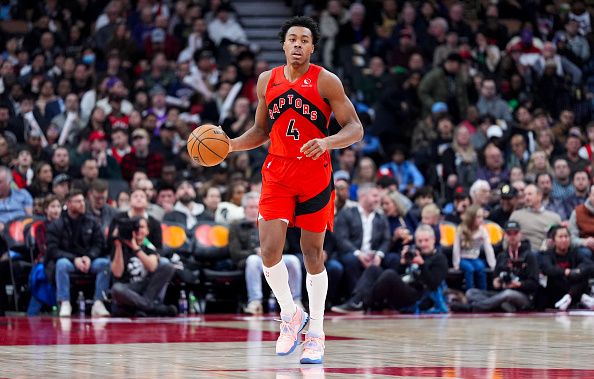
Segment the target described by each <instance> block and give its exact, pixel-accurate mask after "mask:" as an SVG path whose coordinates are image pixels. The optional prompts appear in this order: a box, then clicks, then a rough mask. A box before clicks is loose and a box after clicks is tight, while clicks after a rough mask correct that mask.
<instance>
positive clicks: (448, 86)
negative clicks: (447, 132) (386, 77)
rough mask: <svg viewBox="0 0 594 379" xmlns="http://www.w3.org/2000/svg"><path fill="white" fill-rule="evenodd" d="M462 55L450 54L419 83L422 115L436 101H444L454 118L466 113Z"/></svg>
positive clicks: (456, 118)
mask: <svg viewBox="0 0 594 379" xmlns="http://www.w3.org/2000/svg"><path fill="white" fill-rule="evenodd" d="M462 63H463V60H462V57H461V56H460V55H459V54H458V53H453V54H450V55H449V56H448V57H447V59H446V60H445V62H444V64H443V66H440V67H436V68H434V69H433V70H432V71H430V72H429V73H427V74H426V75H425V76H424V77H423V79H422V80H421V84H420V85H419V98H420V99H421V102H422V103H423V116H427V115H428V114H429V113H430V110H431V107H432V106H433V104H435V103H436V102H440V101H441V102H444V103H446V104H447V106H448V110H449V113H450V114H451V115H452V117H453V118H454V120H459V119H460V117H461V116H462V115H465V114H466V108H467V107H468V95H467V93H466V84H465V83H464V79H463V76H462V73H461V69H462V67H461V66H462Z"/></svg>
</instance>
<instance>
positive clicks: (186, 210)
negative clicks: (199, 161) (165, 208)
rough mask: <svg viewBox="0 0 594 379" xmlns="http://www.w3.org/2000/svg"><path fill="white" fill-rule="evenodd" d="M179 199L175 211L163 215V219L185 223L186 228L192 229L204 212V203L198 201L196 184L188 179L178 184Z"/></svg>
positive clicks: (174, 207)
mask: <svg viewBox="0 0 594 379" xmlns="http://www.w3.org/2000/svg"><path fill="white" fill-rule="evenodd" d="M175 198H176V199H177V201H176V202H175V205H174V206H173V211H171V212H169V213H166V214H165V216H163V221H172V222H176V223H178V224H181V225H185V227H186V230H192V228H193V227H194V226H196V224H197V223H198V218H197V217H198V216H199V215H200V214H202V213H203V212H204V205H202V204H200V203H196V202H195V201H194V200H195V199H196V191H195V190H194V186H193V185H192V183H190V182H189V181H187V180H184V181H182V182H181V183H180V184H179V185H178V186H177V191H176V192H175Z"/></svg>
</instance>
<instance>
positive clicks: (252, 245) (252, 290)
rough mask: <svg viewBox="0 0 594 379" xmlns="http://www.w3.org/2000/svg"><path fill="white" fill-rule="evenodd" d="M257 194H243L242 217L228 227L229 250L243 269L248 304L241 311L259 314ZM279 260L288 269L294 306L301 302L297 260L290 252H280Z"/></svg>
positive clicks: (236, 263) (299, 271) (259, 264)
mask: <svg viewBox="0 0 594 379" xmlns="http://www.w3.org/2000/svg"><path fill="white" fill-rule="evenodd" d="M259 200H260V194H259V193H257V192H248V193H246V194H245V195H244V196H243V199H242V201H241V202H242V206H243V209H244V212H245V218H243V219H241V220H236V221H233V222H232V223H231V226H230V228H229V251H230V252H231V258H232V259H233V261H234V263H235V265H236V266H237V267H238V268H239V269H245V284H246V287H247V292H248V305H247V307H246V308H244V312H246V313H250V314H261V313H262V312H263V309H262V299H263V295H262V274H263V272H264V271H263V266H262V255H261V252H260V240H259V238H258V225H257V221H258V201H259ZM283 261H285V264H286V265H287V270H288V272H289V287H290V288H291V294H292V295H293V300H294V301H295V304H297V306H298V307H301V308H303V305H302V304H301V278H302V271H301V262H300V261H299V258H297V256H295V255H291V254H283Z"/></svg>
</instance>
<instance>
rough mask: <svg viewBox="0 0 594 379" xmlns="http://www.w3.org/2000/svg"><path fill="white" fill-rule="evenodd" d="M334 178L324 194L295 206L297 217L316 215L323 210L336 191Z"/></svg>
mask: <svg viewBox="0 0 594 379" xmlns="http://www.w3.org/2000/svg"><path fill="white" fill-rule="evenodd" d="M332 178H333V177H332V175H330V183H328V186H327V187H326V188H324V189H323V190H322V192H320V193H319V194H317V195H316V196H314V197H312V198H311V199H309V200H305V201H304V202H302V203H297V204H296V205H295V216H301V215H305V214H310V213H315V212H317V211H319V210H322V209H323V208H324V207H325V206H326V205H327V204H328V202H329V201H330V195H331V194H332V190H333V189H334V180H333V179H332Z"/></svg>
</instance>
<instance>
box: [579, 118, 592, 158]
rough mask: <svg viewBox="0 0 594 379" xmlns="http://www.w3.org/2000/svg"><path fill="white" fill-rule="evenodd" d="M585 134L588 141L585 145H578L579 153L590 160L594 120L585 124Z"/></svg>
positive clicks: (581, 156)
mask: <svg viewBox="0 0 594 379" xmlns="http://www.w3.org/2000/svg"><path fill="white" fill-rule="evenodd" d="M586 135H587V136H588V142H587V143H586V145H584V146H582V147H580V150H579V155H580V158H582V159H585V160H588V161H592V157H593V155H592V151H594V122H592V121H591V122H589V123H588V125H586Z"/></svg>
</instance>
